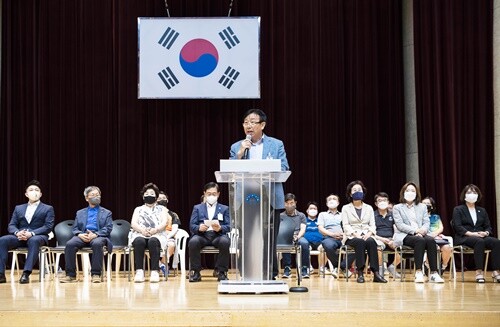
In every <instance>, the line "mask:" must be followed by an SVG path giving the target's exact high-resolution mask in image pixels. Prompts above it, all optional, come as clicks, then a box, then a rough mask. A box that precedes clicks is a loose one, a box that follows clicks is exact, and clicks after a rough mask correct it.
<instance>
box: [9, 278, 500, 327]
mask: <svg viewBox="0 0 500 327" xmlns="http://www.w3.org/2000/svg"><path fill="white" fill-rule="evenodd" d="M211 274H212V272H211V271H208V270H204V271H203V280H202V282H199V283H189V281H188V280H187V279H186V278H185V275H177V277H169V280H168V281H166V282H165V281H164V280H162V281H161V282H160V283H157V284H150V283H149V282H147V281H146V282H145V283H142V284H135V283H133V282H128V280H127V278H126V276H124V274H123V273H122V275H121V276H119V277H117V276H116V275H115V274H113V279H112V280H111V282H109V283H108V282H106V281H105V282H103V283H101V284H92V283H90V281H89V279H88V278H85V279H84V278H82V277H80V280H81V281H80V282H78V283H75V284H61V283H59V282H58V280H57V279H55V280H47V281H44V282H42V283H40V282H39V281H38V279H37V278H38V275H36V274H34V275H32V277H31V283H30V284H25V285H21V284H19V283H18V282H17V280H18V277H17V276H16V278H15V280H14V281H11V280H10V275H9V276H7V277H8V282H7V283H6V284H0V325H2V326H19V325H23V326H30V325H37V326H82V325H85V326H104V325H107V326H164V325H176V326H278V325H279V326H320V325H325V324H326V323H328V324H329V325H330V324H334V325H337V324H348V325H349V326H365V325H369V326H390V325H396V326H407V325H411V326H432V327H435V326H498V325H499V324H500V283H493V282H492V279H491V278H489V279H487V282H486V284H476V283H475V282H474V281H473V272H468V273H466V282H465V283H462V282H461V281H456V282H455V281H449V280H448V275H447V274H445V278H446V282H445V283H444V284H430V283H425V284H415V283H413V278H412V277H411V276H408V275H407V276H408V278H407V281H405V282H400V281H399V280H398V281H394V280H393V279H389V283H387V284H377V283H372V282H371V277H370V275H368V278H367V282H366V283H365V284H358V283H356V282H355V280H354V279H350V281H349V282H347V283H346V282H345V279H343V278H341V279H338V280H337V279H334V278H333V277H332V276H329V275H327V276H326V278H321V277H319V276H318V275H317V274H314V275H312V276H311V278H310V279H306V280H304V281H303V283H302V285H303V286H306V287H307V288H308V289H309V291H308V292H307V293H288V294H262V295H261V294H244V295H242V294H218V293H217V285H218V283H217V280H216V279H215V278H214V277H212V276H211ZM459 276H460V275H457V277H459ZM488 276H489V275H488ZM287 283H288V284H289V285H290V286H296V283H297V280H296V279H295V278H292V279H290V280H287Z"/></svg>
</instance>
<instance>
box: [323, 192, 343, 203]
mask: <svg viewBox="0 0 500 327" xmlns="http://www.w3.org/2000/svg"><path fill="white" fill-rule="evenodd" d="M331 196H334V197H336V198H337V200H338V201H339V202H340V196H339V195H338V194H335V193H331V194H330V195H328V196H327V197H326V198H325V200H328V198H329V197H331Z"/></svg>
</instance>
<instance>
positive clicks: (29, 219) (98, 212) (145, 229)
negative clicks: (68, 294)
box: [0, 180, 180, 284]
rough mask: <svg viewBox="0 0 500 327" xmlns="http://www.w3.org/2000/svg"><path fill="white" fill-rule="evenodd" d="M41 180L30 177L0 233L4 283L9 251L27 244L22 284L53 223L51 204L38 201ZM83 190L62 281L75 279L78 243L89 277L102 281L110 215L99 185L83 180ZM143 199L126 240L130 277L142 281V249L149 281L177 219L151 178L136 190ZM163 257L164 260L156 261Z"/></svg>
mask: <svg viewBox="0 0 500 327" xmlns="http://www.w3.org/2000/svg"><path fill="white" fill-rule="evenodd" d="M41 189H42V188H41V185H40V183H39V182H38V181H36V180H33V181H30V182H29V183H28V184H27V186H26V192H25V195H26V197H27V198H28V203H25V204H21V205H18V206H16V207H15V209H14V212H13V214H12V218H11V220H10V223H9V226H8V232H9V234H8V235H4V236H2V237H0V283H5V282H6V281H7V280H6V277H5V267H6V261H7V258H8V251H9V250H11V249H16V248H20V247H25V248H27V249H28V250H27V256H26V260H25V264H24V268H23V273H22V275H21V278H20V279H19V282H20V283H21V284H27V283H29V282H30V275H31V272H32V270H33V267H34V266H35V264H36V263H37V260H38V257H39V253H40V248H41V247H42V246H46V245H48V241H49V234H51V233H52V229H53V227H54V219H55V214H54V208H53V207H52V206H50V205H48V204H45V203H43V202H41V201H40V198H41V196H42V191H41ZM83 195H84V197H85V200H86V201H87V202H88V206H87V207H86V208H83V209H81V210H78V211H77V213H76V218H75V222H74V224H73V230H72V232H73V235H74V236H73V237H72V238H71V239H70V240H69V241H68V242H67V243H66V246H65V249H64V255H65V271H66V276H65V277H64V278H61V279H60V280H59V281H60V282H61V283H74V282H77V281H78V279H77V274H76V254H77V252H78V250H80V249H81V248H83V247H90V248H91V249H92V259H91V268H90V272H91V281H92V282H93V283H100V282H101V274H102V270H103V256H104V249H107V251H109V252H110V251H111V250H112V247H113V245H112V244H111V241H110V235H111V231H112V229H113V219H112V213H111V211H110V210H108V209H106V208H104V207H102V206H101V205H100V204H101V190H100V189H99V187H97V186H88V187H86V188H85V190H84V192H83ZM141 196H142V198H143V199H144V205H142V206H139V207H137V208H136V209H135V210H134V213H133V215H132V221H131V232H130V234H129V237H130V240H129V241H130V243H131V245H132V246H133V247H134V263H135V269H136V276H135V281H136V282H141V281H144V270H143V267H142V265H143V262H144V255H145V250H146V249H148V250H149V252H150V257H151V259H152V260H151V276H150V281H151V282H158V281H159V272H158V271H159V269H160V265H162V266H163V267H164V266H165V263H164V261H165V257H166V258H167V260H168V258H169V257H171V256H172V255H173V253H174V251H175V239H174V236H175V233H176V232H177V228H178V226H179V225H180V221H179V218H178V216H177V214H176V213H175V212H172V211H170V210H168V209H167V203H168V198H167V196H166V194H165V193H164V192H160V191H159V189H158V187H157V186H156V185H154V184H152V183H149V184H146V185H145V186H144V187H143V189H142V190H141ZM161 249H166V256H163V258H160V254H161V253H162V251H161ZM160 260H162V261H163V262H161V261H160ZM167 264H168V262H167Z"/></svg>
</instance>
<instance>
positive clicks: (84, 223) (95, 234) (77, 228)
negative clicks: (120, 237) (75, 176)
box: [60, 186, 113, 283]
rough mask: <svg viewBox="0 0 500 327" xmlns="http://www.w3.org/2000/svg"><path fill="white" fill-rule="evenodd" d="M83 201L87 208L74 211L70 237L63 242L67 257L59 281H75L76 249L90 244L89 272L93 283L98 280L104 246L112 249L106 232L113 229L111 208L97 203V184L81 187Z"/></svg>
mask: <svg viewBox="0 0 500 327" xmlns="http://www.w3.org/2000/svg"><path fill="white" fill-rule="evenodd" d="M83 195H84V196H85V201H87V202H88V203H89V206H88V207H87V208H83V209H81V210H78V211H77V212H76V218H75V224H74V225H73V234H74V235H75V236H73V238H72V239H71V240H69V241H68V243H66V248H65V249H64V255H65V261H66V268H65V269H66V277H65V278H62V279H61V280H60V282H61V283H75V282H77V281H78V279H77V278H76V253H77V252H78V250H79V249H81V248H83V247H86V246H90V247H91V248H92V260H91V263H90V265H91V267H90V273H91V275H92V283H100V282H101V271H102V258H103V255H104V252H103V246H106V247H107V250H108V251H110V252H111V251H112V248H111V247H112V245H111V241H110V240H109V236H110V235H111V230H112V229H113V217H112V214H111V211H109V210H108V209H106V208H103V207H101V206H100V204H101V190H100V189H99V188H98V187H97V186H88V187H86V188H85V190H84V191H83Z"/></svg>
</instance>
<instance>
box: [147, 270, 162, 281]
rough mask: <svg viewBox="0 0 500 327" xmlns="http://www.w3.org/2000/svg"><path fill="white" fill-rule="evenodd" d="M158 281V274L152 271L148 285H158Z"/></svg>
mask: <svg viewBox="0 0 500 327" xmlns="http://www.w3.org/2000/svg"><path fill="white" fill-rule="evenodd" d="M159 281H160V274H159V273H158V271H156V270H153V271H151V276H150V277H149V282H150V283H158V282H159Z"/></svg>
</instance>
